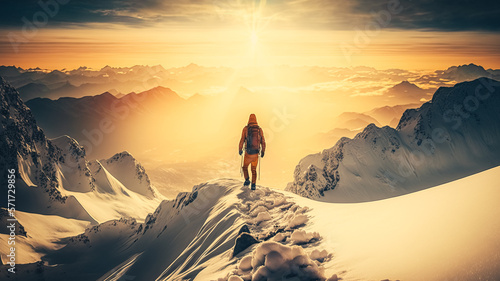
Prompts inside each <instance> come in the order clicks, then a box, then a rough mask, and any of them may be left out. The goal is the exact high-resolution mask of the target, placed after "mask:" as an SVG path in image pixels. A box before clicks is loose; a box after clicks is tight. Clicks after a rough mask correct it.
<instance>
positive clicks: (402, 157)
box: [287, 78, 500, 202]
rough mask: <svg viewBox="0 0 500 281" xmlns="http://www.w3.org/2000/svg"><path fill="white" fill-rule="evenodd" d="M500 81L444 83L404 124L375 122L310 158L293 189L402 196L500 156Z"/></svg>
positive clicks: (336, 197)
mask: <svg viewBox="0 0 500 281" xmlns="http://www.w3.org/2000/svg"><path fill="white" fill-rule="evenodd" d="M499 107H500V83H499V82H497V81H494V80H490V79H487V78H481V79H478V80H474V81H472V82H464V83H460V84H457V85H455V86H454V87H451V88H445V87H442V88H440V89H439V90H437V91H436V93H435V94H434V96H433V98H432V100H431V101H430V102H427V103H425V104H424V105H422V106H421V107H420V108H418V109H410V110H407V111H406V112H405V113H404V115H403V117H402V118H401V120H400V122H399V125H398V127H397V128H396V129H393V128H390V127H387V126H386V127H382V128H378V127H376V126H375V125H373V124H371V125H369V126H367V127H366V128H365V129H364V130H363V132H361V133H359V134H358V135H356V137H354V139H348V138H342V139H341V140H339V141H338V142H337V144H336V145H335V146H334V147H332V148H330V149H326V150H324V151H323V152H321V153H318V154H313V155H309V156H307V157H305V158H304V159H302V160H301V161H300V163H299V165H297V167H296V169H295V172H294V181H293V182H292V183H289V184H288V186H287V190H289V191H292V192H294V193H296V194H300V195H302V196H305V197H309V198H315V199H319V200H323V201H329V202H363V201H371V200H378V199H384V198H389V197H394V196H398V195H402V194H407V193H410V192H414V191H418V190H421V189H424V188H428V187H431V186H435V185H437V184H441V183H444V182H448V181H451V180H454V179H458V178H461V177H464V176H467V175H470V174H473V173H477V172H479V171H482V170H485V169H488V168H491V167H495V166H497V165H499V164H500V149H499V147H500V111H499V110H498V108H499Z"/></svg>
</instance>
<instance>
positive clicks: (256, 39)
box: [250, 30, 259, 48]
mask: <svg viewBox="0 0 500 281" xmlns="http://www.w3.org/2000/svg"><path fill="white" fill-rule="evenodd" d="M250 43H251V44H252V48H255V47H256V46H257V44H258V43H259V34H257V31H255V30H254V31H252V32H250Z"/></svg>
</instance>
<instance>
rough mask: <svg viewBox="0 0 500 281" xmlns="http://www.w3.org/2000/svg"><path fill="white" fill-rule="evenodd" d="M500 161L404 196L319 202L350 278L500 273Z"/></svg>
mask: <svg viewBox="0 0 500 281" xmlns="http://www.w3.org/2000/svg"><path fill="white" fill-rule="evenodd" d="M499 180H500V167H496V168H493V169H490V170H487V171H484V172H481V173H478V174H475V175H472V176H469V177H466V178H463V179H460V180H457V181H453V182H449V183H446V184H443V185H440V186H436V187H433V188H430V189H426V190H422V191H419V192H415V193H412V194H407V195H404V196H400V197H396V198H390V199H386V200H380V201H375V202H367V203H356V204H335V203H326V202H318V201H313V200H311V199H308V198H304V197H300V196H297V195H294V196H293V200H291V201H294V202H296V203H297V204H299V205H303V206H309V207H311V211H310V212H309V213H308V215H309V216H310V222H309V223H308V225H307V226H306V227H305V230H306V231H317V232H319V233H320V235H322V237H323V238H324V240H323V247H325V249H327V250H328V251H330V252H333V253H334V259H333V260H332V261H331V262H330V263H328V264H326V265H325V266H326V267H331V268H332V269H333V268H334V269H336V270H337V272H339V271H340V272H342V271H344V270H345V274H343V275H342V278H344V280H382V279H389V280H408V281H411V280H428V281H430V280H439V281H440V280H457V281H458V280H471V281H472V280H500V255H499V254H498V253H500V219H499V218H500V208H498V198H500V187H499V185H498V182H499Z"/></svg>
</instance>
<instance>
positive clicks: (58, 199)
mask: <svg viewBox="0 0 500 281" xmlns="http://www.w3.org/2000/svg"><path fill="white" fill-rule="evenodd" d="M0 106H1V108H0V110H1V113H2V117H1V130H0V132H1V133H0V141H1V142H0V143H1V146H0V152H1V154H0V155H1V159H0V164H1V166H2V173H5V172H6V171H7V169H15V170H16V172H17V175H18V179H17V182H16V194H17V196H18V197H19V198H22V200H19V202H17V205H16V209H17V210H20V211H26V212H30V213H37V214H45V215H57V216H61V217H64V218H74V219H79V220H86V221H90V222H92V223H96V222H103V221H106V220H109V219H115V218H120V217H133V218H137V219H141V218H144V217H145V216H146V215H147V214H148V213H149V212H150V211H152V210H154V208H155V207H156V206H157V205H158V204H159V202H160V201H161V199H162V198H161V195H159V194H158V193H157V192H156V189H155V188H154V187H153V186H152V185H151V183H150V181H149V178H148V176H147V174H146V172H145V170H144V168H143V167H142V166H141V165H140V163H138V162H137V161H136V160H135V159H134V158H133V157H132V156H131V155H130V154H128V153H126V152H123V153H119V154H116V155H115V156H113V157H111V158H110V159H107V160H102V162H103V163H104V165H101V163H100V162H98V161H92V162H91V161H89V160H88V159H87V158H86V153H85V149H84V148H83V147H82V146H80V145H79V144H78V142H76V141H75V140H74V139H72V138H71V137H68V136H62V137H58V138H56V139H52V140H50V139H48V138H47V137H46V136H45V134H44V132H43V131H42V130H41V129H40V128H39V127H38V126H37V124H36V122H35V119H34V117H33V115H32V113H31V111H30V109H29V108H28V107H27V106H26V105H25V104H24V103H23V102H22V100H21V99H20V97H19V93H18V92H17V91H16V90H15V89H14V88H13V87H12V86H10V85H9V84H8V83H6V82H5V81H4V80H3V79H2V78H0ZM107 168H109V171H108V170H107ZM3 178H5V179H6V178H7V176H4V177H3ZM6 188H7V185H2V190H3V191H4V192H5V194H6V193H7V191H6ZM4 189H5V190H4ZM5 204H6V201H5V202H2V203H1V206H2V207H4V206H6V205H5Z"/></svg>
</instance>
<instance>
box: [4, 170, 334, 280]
mask: <svg viewBox="0 0 500 281" xmlns="http://www.w3.org/2000/svg"><path fill="white" fill-rule="evenodd" d="M308 210H309V209H308V208H303V207H300V206H299V205H297V204H296V203H294V202H293V201H290V200H289V199H288V198H287V197H286V196H285V195H284V194H283V193H280V192H277V191H273V190H271V189H269V188H265V187H258V189H257V190H256V191H251V190H249V189H248V188H246V187H242V182H241V181H237V180H230V179H221V180H214V181H211V182H208V183H204V184H200V185H197V186H195V187H193V191H192V192H186V193H181V194H179V195H178V196H177V198H176V199H174V200H165V201H163V202H162V203H161V204H160V205H159V206H158V208H157V209H156V210H155V212H154V213H151V214H149V215H148V216H147V217H146V218H145V220H144V222H143V223H139V222H137V221H136V220H135V219H132V218H122V219H119V220H112V221H108V222H105V223H102V224H100V225H96V226H92V227H90V228H88V229H86V230H85V232H84V233H82V234H80V235H77V236H74V237H70V238H68V239H66V240H67V242H66V243H67V244H66V246H65V247H63V248H62V249H59V250H54V251H51V252H49V253H48V254H47V255H46V256H45V257H44V258H43V260H44V261H45V265H43V264H42V265H41V268H42V269H41V270H42V271H43V272H44V275H43V276H44V277H45V278H46V279H50V280H52V279H53V278H55V277H59V276H63V275H64V276H65V278H67V279H68V280H74V281H77V280H97V279H99V280H118V279H119V278H124V279H125V280H127V278H129V279H131V278H134V279H137V280H337V278H336V275H333V276H331V278H330V279H328V278H327V276H326V273H325V268H324V266H323V264H324V263H326V262H328V261H330V260H331V259H332V258H333V255H332V253H328V252H327V251H325V249H324V248H323V247H322V245H321V241H322V238H321V235H320V234H318V233H314V232H309V231H306V230H304V229H303V228H304V227H305V226H306V225H307V223H308V215H307V214H308ZM263 213H265V214H266V219H263V220H260V219H256V218H258V217H259V216H262V215H261V214H263ZM245 235H246V236H248V237H251V238H252V239H253V240H254V242H253V243H251V244H248V245H245V244H242V246H240V247H241V250H240V251H239V252H238V253H234V252H233V251H234V249H235V244H236V241H237V239H238V237H240V236H245ZM277 238H279V239H277ZM53 265H57V266H53ZM32 266H33V265H26V266H21V267H20V270H19V272H18V276H21V277H22V278H23V280H35V279H36V278H37V274H36V273H35V272H33V271H31V272H27V271H25V270H23V269H24V268H26V269H29V268H31V267H32ZM61 274H63V275H61ZM0 276H1V275H0ZM107 278H111V279H107ZM113 278H116V279H113ZM235 278H241V279H235ZM266 278H267V279H266ZM120 280H121V279H120Z"/></svg>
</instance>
